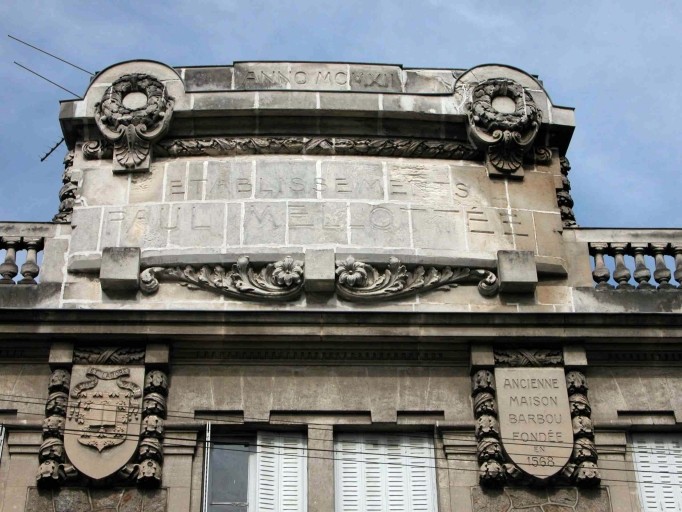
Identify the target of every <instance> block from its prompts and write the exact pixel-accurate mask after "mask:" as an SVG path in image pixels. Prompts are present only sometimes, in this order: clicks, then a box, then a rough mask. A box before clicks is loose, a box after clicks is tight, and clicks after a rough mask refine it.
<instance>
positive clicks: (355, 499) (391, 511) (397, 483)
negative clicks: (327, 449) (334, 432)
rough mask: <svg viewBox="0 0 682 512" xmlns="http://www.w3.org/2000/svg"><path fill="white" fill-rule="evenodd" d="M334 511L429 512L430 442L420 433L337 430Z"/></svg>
mask: <svg viewBox="0 0 682 512" xmlns="http://www.w3.org/2000/svg"><path fill="white" fill-rule="evenodd" d="M334 449H335V459H336V461H335V463H334V473H335V480H336V493H335V495H336V511H337V512H435V511H436V510H437V507H436V470H435V460H434V451H433V441H432V440H431V439H430V438H428V437H427V436H426V435H424V434H421V435H420V434H412V435H390V434H378V435H377V434H340V435H338V436H336V438H335V441H334Z"/></svg>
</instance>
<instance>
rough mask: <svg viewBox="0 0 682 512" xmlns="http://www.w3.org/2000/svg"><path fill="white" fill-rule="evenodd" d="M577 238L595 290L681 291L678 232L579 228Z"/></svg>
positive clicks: (681, 242) (681, 241)
mask: <svg viewBox="0 0 682 512" xmlns="http://www.w3.org/2000/svg"><path fill="white" fill-rule="evenodd" d="M577 238H578V240H579V241H582V242H587V244H588V247H589V252H590V256H591V257H592V258H593V270H592V278H593V279H594V282H595V288H596V289H597V290H611V289H616V290H635V289H636V290H674V289H682V230H681V229H581V230H580V234H579V236H578V237H577ZM652 278H653V279H652Z"/></svg>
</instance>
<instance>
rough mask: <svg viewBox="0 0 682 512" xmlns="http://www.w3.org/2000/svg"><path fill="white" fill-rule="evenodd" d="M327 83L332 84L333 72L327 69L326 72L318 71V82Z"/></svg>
mask: <svg viewBox="0 0 682 512" xmlns="http://www.w3.org/2000/svg"><path fill="white" fill-rule="evenodd" d="M325 82H326V83H327V84H329V85H331V84H332V74H331V72H329V71H327V72H326V73H324V74H323V73H322V71H318V72H317V81H316V83H318V84H319V83H325Z"/></svg>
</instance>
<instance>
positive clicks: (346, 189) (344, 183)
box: [334, 178, 353, 194]
mask: <svg viewBox="0 0 682 512" xmlns="http://www.w3.org/2000/svg"><path fill="white" fill-rule="evenodd" d="M334 181H335V184H336V191H337V192H339V193H342V194H349V193H351V192H353V190H352V189H351V186H350V183H348V180H347V179H346V178H336V179H335V180H334Z"/></svg>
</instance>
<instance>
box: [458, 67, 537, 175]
mask: <svg viewBox="0 0 682 512" xmlns="http://www.w3.org/2000/svg"><path fill="white" fill-rule="evenodd" d="M541 120H542V113H541V112H540V111H539V110H538V108H537V106H536V105H535V102H534V101H533V98H532V96H531V95H530V94H529V93H528V92H527V91H526V90H525V89H524V88H523V87H522V86H521V85H520V84H519V83H517V82H515V81H514V80H510V79H508V78H492V79H490V80H486V81H484V82H481V83H479V84H478V85H477V86H476V87H474V89H473V91H472V92H471V102H470V103H469V104H468V125H467V131H468V134H469V138H470V139H471V141H472V142H473V144H474V145H475V146H476V147H477V148H479V149H481V150H484V151H485V152H486V164H487V166H488V170H489V172H492V173H501V174H505V175H512V174H514V173H516V172H517V171H518V170H519V169H520V168H521V165H522V164H523V156H524V153H525V152H526V151H528V150H530V148H531V147H532V145H533V141H534V140H535V136H536V135H537V133H538V129H539V127H540V122H541ZM519 175H521V174H520V173H519Z"/></svg>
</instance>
